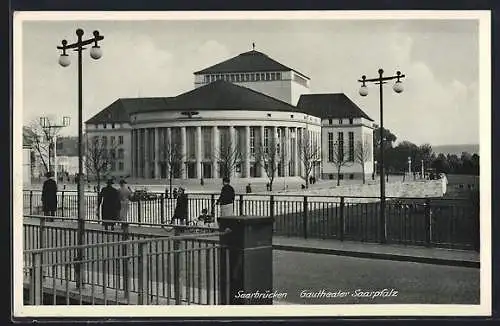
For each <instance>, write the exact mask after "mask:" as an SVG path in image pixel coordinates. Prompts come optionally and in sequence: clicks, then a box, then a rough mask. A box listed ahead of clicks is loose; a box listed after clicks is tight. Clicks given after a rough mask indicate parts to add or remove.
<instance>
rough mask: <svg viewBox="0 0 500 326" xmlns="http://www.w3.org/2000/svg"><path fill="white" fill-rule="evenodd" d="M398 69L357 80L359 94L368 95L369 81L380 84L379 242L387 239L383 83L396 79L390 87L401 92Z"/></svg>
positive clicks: (401, 85)
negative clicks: (393, 72) (394, 73)
mask: <svg viewBox="0 0 500 326" xmlns="http://www.w3.org/2000/svg"><path fill="white" fill-rule="evenodd" d="M404 77H405V75H402V74H401V72H400V71H398V72H397V73H396V75H395V76H390V77H384V70H383V69H379V70H378V77H377V78H370V79H367V78H366V76H364V75H363V76H362V77H361V79H360V80H358V82H360V83H361V88H360V89H359V95H361V96H366V95H368V87H367V86H366V83H368V82H371V83H375V84H378V85H380V162H379V163H380V164H379V166H380V228H379V240H380V242H381V243H385V242H386V241H387V225H386V219H385V171H384V170H385V166H384V104H383V87H382V86H383V85H384V84H386V83H387V81H389V80H393V79H396V83H395V84H394V86H393V87H392V88H393V90H394V91H395V92H396V93H401V92H403V89H404V88H403V83H402V82H401V80H400V79H401V78H404Z"/></svg>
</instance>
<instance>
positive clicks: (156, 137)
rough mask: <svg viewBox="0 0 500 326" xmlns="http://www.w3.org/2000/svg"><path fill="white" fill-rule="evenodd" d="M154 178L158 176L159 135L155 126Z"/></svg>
mask: <svg viewBox="0 0 500 326" xmlns="http://www.w3.org/2000/svg"><path fill="white" fill-rule="evenodd" d="M154 166H155V179H159V178H160V136H159V132H158V128H155V165H154Z"/></svg>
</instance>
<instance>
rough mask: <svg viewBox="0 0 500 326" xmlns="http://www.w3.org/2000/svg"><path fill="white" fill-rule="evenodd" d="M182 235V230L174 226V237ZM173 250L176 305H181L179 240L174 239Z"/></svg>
mask: <svg viewBox="0 0 500 326" xmlns="http://www.w3.org/2000/svg"><path fill="white" fill-rule="evenodd" d="M179 234H180V229H179V228H177V227H175V226H174V236H177V235H179ZM173 249H174V298H175V304H176V305H180V304H181V284H180V282H181V274H180V268H181V264H180V254H181V253H180V252H179V250H180V242H179V240H176V239H175V238H174V239H173Z"/></svg>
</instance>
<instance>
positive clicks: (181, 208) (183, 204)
mask: <svg viewBox="0 0 500 326" xmlns="http://www.w3.org/2000/svg"><path fill="white" fill-rule="evenodd" d="M187 216H188V198H187V195H186V194H184V193H183V194H181V195H179V196H178V197H177V204H176V205H175V212H174V218H177V219H181V220H185V219H187Z"/></svg>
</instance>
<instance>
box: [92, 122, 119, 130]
mask: <svg viewBox="0 0 500 326" xmlns="http://www.w3.org/2000/svg"><path fill="white" fill-rule="evenodd" d="M99 126H100V125H99V124H97V125H95V127H96V128H97V129H98V128H99ZM101 126H102V128H103V129H108V124H107V123H103V124H102V125H101ZM121 126H122V125H121V123H111V129H117V128H121Z"/></svg>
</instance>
